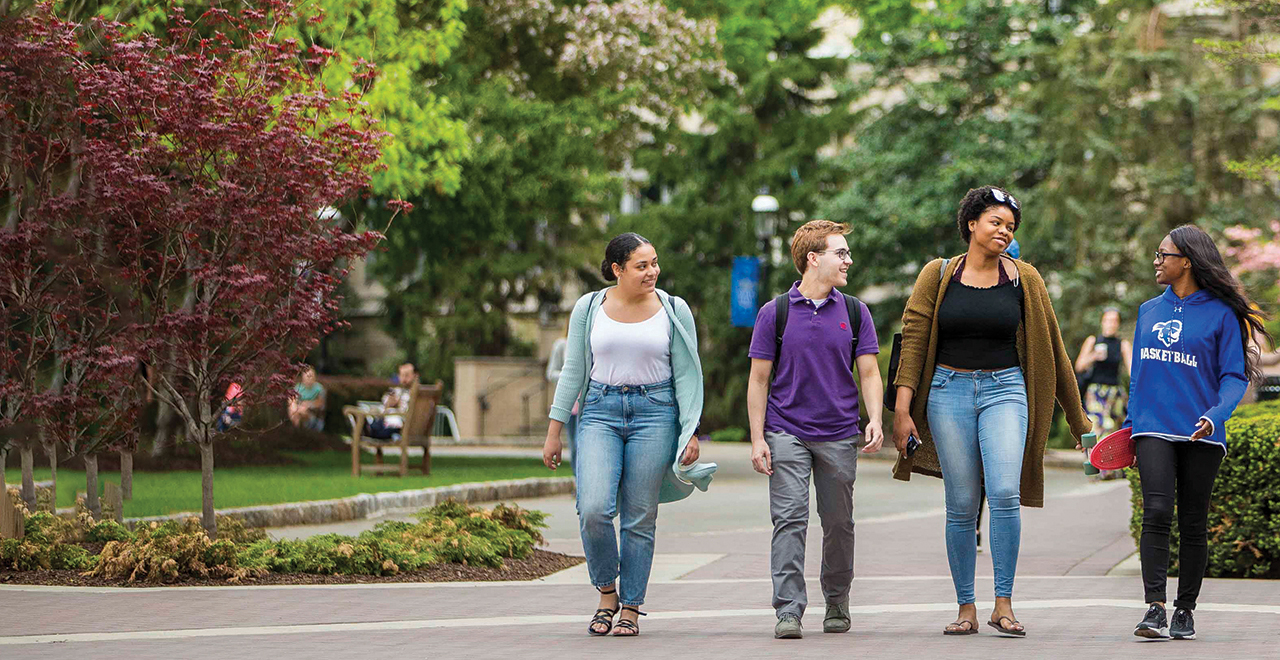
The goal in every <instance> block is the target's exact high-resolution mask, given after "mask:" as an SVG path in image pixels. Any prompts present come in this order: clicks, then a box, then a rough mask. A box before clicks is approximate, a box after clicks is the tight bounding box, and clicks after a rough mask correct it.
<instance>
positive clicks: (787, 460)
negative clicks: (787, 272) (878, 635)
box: [747, 220, 884, 639]
mask: <svg viewBox="0 0 1280 660" xmlns="http://www.w3.org/2000/svg"><path fill="white" fill-rule="evenodd" d="M847 233H849V226H848V225H844V224H838V223H835V222H831V221H829V220H814V221H812V222H808V223H806V224H805V225H804V226H802V227H800V228H799V229H797V230H796V233H795V235H794V236H793V237H792V239H791V258H792V261H793V262H794V263H795V266H796V270H797V271H799V272H800V281H798V282H796V283H795V284H793V285H792V286H791V289H790V290H789V291H788V292H787V293H785V294H783V295H781V296H778V297H777V298H775V299H774V300H771V301H769V302H767V303H765V304H764V305H763V306H762V307H761V309H760V312H759V314H758V315H757V316H756V325H755V330H754V331H753V332H752V335H751V347H750V349H749V351H748V353H747V354H748V355H749V356H750V357H751V375H750V377H749V379H748V381H747V417H748V419H749V421H750V425H751V463H752V466H753V467H754V468H755V470H756V471H757V472H759V473H761V474H766V475H769V515H770V517H771V518H772V520H773V538H772V539H771V541H770V547H769V565H770V568H771V569H772V573H773V608H774V611H775V612H776V614H777V617H778V622H777V624H776V625H775V626H774V630H773V634H774V637H776V638H778V639H798V638H800V637H802V636H803V629H802V626H801V623H800V621H801V618H802V617H803V616H804V611H805V608H806V606H807V604H808V595H807V593H806V588H805V581H804V551H805V538H806V536H807V532H808V529H809V478H810V476H811V475H812V477H813V485H814V490H815V491H816V492H817V498H818V517H819V518H820V519H821V520H822V576H821V579H820V581H821V585H822V595H823V598H824V599H825V601H826V612H825V614H824V616H823V620H822V631H823V632H827V633H843V632H847V631H848V630H849V627H850V625H851V620H850V618H849V590H850V587H851V585H852V583H853V539H854V536H853V482H854V479H855V477H856V476H857V470H858V452H859V450H861V451H863V452H867V453H871V452H875V451H877V450H879V449H880V445H881V444H882V443H883V442H884V435H883V433H882V431H881V422H880V420H881V415H882V414H883V413H881V409H882V402H881V399H882V398H883V396H884V394H883V393H882V391H881V387H882V385H881V380H880V367H879V365H878V364H877V362H876V354H877V353H879V352H880V348H879V346H880V344H879V342H878V341H877V340H876V330H875V323H874V322H873V321H872V319H871V311H870V310H869V309H867V306H866V305H864V304H862V303H861V302H859V301H858V299H857V298H854V297H852V296H846V295H844V294H842V293H840V291H839V290H838V289H837V287H841V286H844V285H846V284H847V283H848V271H849V266H850V265H852V264H853V257H852V255H851V254H850V253H849V244H848V243H847V242H846V240H845V237H844V235H845V234H847ZM775 367H776V369H775ZM859 394H861V396H862V397H864V398H865V404H866V409H867V414H868V416H869V417H870V420H869V421H868V422H867V428H866V431H865V435H864V431H863V430H862V429H860V428H859V424H860V419H859V415H858V398H859Z"/></svg>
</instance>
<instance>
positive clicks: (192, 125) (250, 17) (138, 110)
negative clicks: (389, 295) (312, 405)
mask: <svg viewBox="0 0 1280 660" xmlns="http://www.w3.org/2000/svg"><path fill="white" fill-rule="evenodd" d="M42 11H43V12H46V14H45V17H44V18H43V19H37V18H33V19H31V21H33V22H34V23H35V24H38V23H40V21H41V20H44V21H47V22H51V23H50V24H56V21H55V20H54V19H52V18H51V14H49V13H48V8H47V7H46V8H44V9H43V10H42ZM296 20H297V16H296V15H295V13H294V7H293V5H292V4H291V3H290V2H288V1H283V0H251V1H249V2H245V3H237V4H236V5H234V8H233V9H224V8H222V7H220V6H215V7H214V8H213V9H209V10H207V11H205V12H204V13H203V14H200V15H199V16H188V15H187V13H186V10H184V9H183V8H182V7H181V6H177V5H175V6H174V7H173V9H172V11H171V13H170V15H169V22H168V26H167V31H166V32H165V33H164V34H147V35H142V36H139V37H136V38H125V37H124V36H123V35H122V33H121V30H120V26H117V25H113V24H110V23H107V22H103V21H95V22H94V23H93V24H91V25H86V26H74V29H75V30H76V31H77V32H78V34H77V36H78V42H77V43H78V44H79V45H77V46H76V47H75V49H74V54H73V55H72V59H73V60H74V66H71V67H69V68H68V76H67V79H66V80H65V81H64V82H63V84H64V85H65V86H66V89H69V90H70V91H69V93H70V94H71V95H72V97H73V99H74V119H73V120H72V123H73V124H74V128H73V129H72V130H71V131H70V133H71V134H72V139H71V144H72V145H73V148H72V151H71V154H70V156H69V158H70V159H71V160H72V161H73V164H72V165H70V166H69V167H70V168H71V170H72V171H73V172H74V174H73V177H74V178H77V179H78V180H79V182H78V183H77V185H78V186H79V191H78V193H77V196H76V197H75V198H74V199H67V200H64V203H63V204H62V208H63V210H64V211H66V213H65V214H64V215H63V217H65V218H68V219H69V220H68V222H69V223H71V224H73V225H75V227H76V228H77V230H78V231H79V233H78V234H75V237H76V238H75V240H74V241H73V242H72V243H73V245H75V246H76V247H75V250H74V252H75V254H74V257H75V259H76V260H77V265H76V266H75V267H73V268H71V269H70V270H69V273H70V279H71V281H80V280H77V279H76V278H81V277H83V278H87V279H86V280H85V281H84V282H83V284H87V285H88V286H85V287H84V291H85V292H84V293H82V294H80V295H78V296H76V299H77V300H79V301H80V303H79V307H78V309H79V313H78V314H77V315H76V317H75V319H74V320H75V321H77V322H75V323H71V322H69V323H67V324H66V325H67V326H68V327H69V329H68V330H66V332H69V334H68V335H67V336H68V340H67V341H65V342H63V343H61V344H59V345H58V346H56V347H55V348H54V350H55V352H58V355H59V356H60V360H61V361H60V362H59V364H60V365H62V366H61V367H60V368H61V371H59V372H58V376H57V379H60V380H61V381H62V382H63V383H64V384H66V383H71V382H72V380H73V378H75V377H77V374H78V377H79V378H80V380H79V381H77V387H76V388H64V389H62V390H61V391H60V392H61V396H62V397H63V399H62V401H61V405H63V406H71V407H74V408H75V409H77V410H84V411H88V412H86V413H85V415H84V416H82V417H79V418H77V419H76V420H74V421H73V422H72V423H70V424H67V423H63V424H62V425H61V426H60V427H59V428H60V429H61V431H60V432H59V435H60V436H61V437H62V440H63V442H64V443H66V444H68V446H69V447H70V448H73V449H75V448H77V447H78V448H80V449H83V448H85V446H86V445H85V444H84V443H85V442H86V439H87V438H88V436H86V435H85V433H84V431H83V430H84V429H86V428H90V429H93V431H92V433H91V435H92V438H93V442H95V443H101V442H104V441H105V442H108V443H118V442H126V443H127V442H128V437H127V436H128V434H126V433H123V431H122V429H123V426H121V424H122V422H123V420H124V419H126V418H127V417H128V414H117V412H120V411H127V410H128V408H127V407H120V408H119V409H118V410H117V411H109V410H108V409H107V404H108V403H110V402H109V401H107V400H105V399H104V394H107V395H108V396H109V390H104V389H103V386H104V384H108V385H109V384H110V383H117V384H120V383H125V382H128V383H132V384H133V385H134V386H140V387H146V388H148V389H149V390H150V392H151V394H152V395H153V396H154V397H156V398H157V399H159V400H161V401H163V402H164V403H166V404H167V405H170V406H172V408H173V409H174V410H175V411H176V412H177V414H178V416H179V417H180V419H181V420H182V423H183V427H184V430H185V434H186V437H187V439H188V440H190V441H192V442H195V443H196V444H198V445H199V447H200V454H201V465H202V472H203V479H202V482H203V487H202V494H203V522H204V526H205V528H206V530H207V531H208V532H209V534H210V535H211V536H216V521H215V517H214V506H213V459H214V457H213V441H214V438H215V437H216V436H217V435H218V433H219V430H218V419H219V415H220V412H221V410H222V408H223V407H224V406H228V405H231V406H238V407H243V406H246V405H251V404H254V403H261V402H270V403H281V402H283V400H284V399H285V398H286V397H287V396H288V391H289V388H290V386H291V384H292V383H293V381H294V377H295V375H296V373H297V371H298V366H299V363H300V361H301V359H302V358H303V357H304V356H305V355H306V353H307V352H308V351H309V350H311V349H312V348H313V347H314V346H315V345H316V344H317V343H318V342H319V340H320V338H321V337H323V336H324V335H325V334H326V333H328V332H330V331H332V329H333V325H334V323H335V319H336V318H337V312H338V303H339V300H338V299H337V298H336V296H335V295H334V292H335V289H336V287H337V285H338V283H339V281H340V279H341V277H342V276H343V275H345V272H344V271H342V270H341V269H340V268H339V267H338V265H339V264H342V263H345V262H346V261H347V260H350V259H353V258H357V257H360V256H362V255H364V254H366V253H367V252H368V251H369V250H370V249H372V248H373V246H374V245H376V243H377V241H378V240H380V238H381V236H380V235H379V234H377V233H376V232H363V233H355V234H353V233H348V232H346V231H344V230H343V229H342V228H341V227H339V226H337V225H336V224H335V221H334V219H333V218H332V215H331V214H327V213H322V212H321V211H322V209H325V208H327V207H331V206H339V205H341V204H343V203H346V202H349V201H351V200H352V199H353V198H355V197H356V196H357V195H359V194H360V193H361V192H362V191H364V190H365V189H366V188H367V186H368V183H369V179H370V175H371V172H372V169H373V167H374V166H375V163H376V162H377V160H378V158H379V147H380V144H381V141H382V140H383V137H384V135H383V133H382V132H381V131H380V130H379V129H378V128H377V126H376V122H375V121H374V120H373V118H371V117H370V116H369V115H368V113H367V111H366V110H365V109H364V106H363V105H362V104H361V94H362V92H363V89H364V86H365V85H366V84H367V83H368V82H369V81H371V80H372V79H373V76H374V75H375V72H374V70H373V67H372V66H370V65H367V64H365V63H359V66H357V67H355V71H356V73H355V75H354V77H353V79H352V80H351V85H350V86H349V88H348V89H347V90H346V91H345V92H343V93H341V94H337V95H334V94H331V93H330V92H329V91H328V90H326V88H325V87H324V85H323V84H322V83H321V81H320V80H319V77H318V74H319V72H321V71H322V70H323V68H324V67H325V65H326V63H327V62H328V60H329V58H330V57H331V56H332V53H330V52H329V51H326V50H324V49H320V48H316V47H307V46H306V45H305V44H302V43H299V42H297V41H294V40H289V39H283V38H280V37H278V32H279V30H278V28H279V26H281V25H283V24H286V23H289V22H292V21H296ZM63 27H65V26H63ZM37 32H38V31H37ZM403 207H404V208H403V209H401V210H407V205H403ZM71 219H74V221H72V220H71ZM94 333H97V334H94ZM37 334H38V333H37ZM55 343H57V342H56V341H55ZM131 361H136V362H131ZM74 365H80V366H79V367H76V366H74ZM139 365H140V366H139ZM139 370H143V371H145V372H146V373H147V375H148V377H146V378H141V377H139V376H138V373H137V372H138V371H139ZM232 383H235V384H236V385H238V389H239V392H240V393H239V394H238V395H237V396H236V397H235V400H232V401H225V400H224V398H223V395H224V392H227V391H228V387H229V386H230V385H231V384H232ZM132 399H134V400H136V399H137V397H132ZM94 410H96V411H97V412H96V413H95V412H93V411H94ZM104 411H105V412H104ZM45 421H46V422H49V426H48V428H49V429H52V428H53V421H54V420H53V419H51V418H48V419H46V420H45ZM77 443H80V444H77Z"/></svg>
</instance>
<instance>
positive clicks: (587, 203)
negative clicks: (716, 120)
mask: <svg viewBox="0 0 1280 660" xmlns="http://www.w3.org/2000/svg"><path fill="white" fill-rule="evenodd" d="M462 20H463V21H464V22H465V24H466V38H465V39H464V40H463V42H462V43H461V45H460V47H459V49H458V50H457V52H455V54H454V56H453V57H452V58H451V59H450V60H449V61H447V62H446V63H444V64H443V65H442V66H441V67H439V69H438V70H437V71H434V72H429V78H430V79H432V80H436V81H438V82H437V83H436V86H435V90H436V93H438V94H440V95H441V96H442V97H445V98H448V99H449V101H450V103H451V104H452V107H453V108H455V110H456V112H457V116H458V117H460V118H461V119H463V120H464V121H465V122H466V125H467V132H468V135H469V137H470V140H471V142H472V146H471V153H470V156H469V157H468V158H467V159H466V160H465V162H464V165H463V169H462V175H461V180H460V181H461V185H460V187H459V189H458V190H457V192H456V193H453V194H449V193H448V191H441V190H436V189H425V190H423V191H421V192H420V193H419V194H417V195H416V196H411V197H409V199H410V200H411V201H413V202H414V204H415V205H416V207H417V209H416V210H415V211H414V215H413V218H412V222H401V223H397V224H396V225H395V226H393V227H392V228H391V230H390V232H389V234H388V237H387V243H386V245H387V250H386V251H385V252H384V253H382V254H380V255H378V257H377V259H376V260H375V262H374V264H373V272H374V273H375V274H376V275H377V277H379V279H380V280H381V281H382V282H383V283H385V284H386V286H387V288H388V290H389V296H388V299H387V309H388V317H387V319H388V324H389V329H390V332H391V334H392V335H393V336H395V337H396V338H397V340H398V341H399V342H400V344H401V346H402V348H403V349H404V350H405V352H406V353H407V354H408V355H409V356H410V357H411V358H413V359H416V360H417V361H419V362H420V368H421V369H423V370H424V371H425V372H426V373H429V374H430V376H431V377H432V378H436V377H441V378H444V379H445V380H446V382H449V381H451V379H452V373H453V357H455V356H458V355H510V354H521V353H526V352H527V351H528V350H530V347H529V346H528V345H526V344H523V343H522V342H520V341H519V340H518V339H517V338H516V337H515V336H514V335H513V333H512V331H511V329H510V327H509V325H508V317H509V316H510V314H511V313H512V312H513V311H515V310H516V309H517V308H518V307H519V306H521V305H531V304H532V305H535V306H536V305H544V304H554V303H557V302H559V301H560V296H561V293H560V291H561V288H562V285H563V284H564V283H565V282H566V281H568V280H571V279H574V278H575V277H577V276H575V275H574V273H575V271H580V272H579V273H578V274H579V275H581V276H583V277H587V278H588V279H592V278H591V272H592V270H591V269H590V268H586V269H583V266H584V264H590V263H592V262H593V259H592V258H591V257H590V256H588V255H587V254H586V253H584V252H583V249H582V246H583V245H584V244H586V243H587V242H588V240H587V239H590V238H595V237H598V236H599V235H600V227H601V226H602V224H603V222H604V219H605V217H606V215H607V213H608V212H609V211H610V210H611V209H614V208H617V204H618V195H619V192H620V177H619V176H618V173H619V172H621V171H622V170H624V169H625V164H626V162H627V159H628V158H629V157H630V155H631V154H632V153H633V152H634V151H635V149H636V148H637V147H638V146H639V145H640V144H641V143H642V142H643V141H644V140H646V139H648V138H649V136H652V135H661V133H662V130H663V128H664V127H665V126H666V125H669V124H671V123H674V122H675V121H676V120H677V119H678V117H679V115H680V113H681V111H682V110H684V109H685V108H687V107H690V106H692V105H693V104H696V103H697V102H698V101H699V100H700V99H701V98H702V97H703V96H704V95H705V90H706V88H707V86H708V85H709V83H710V82H713V81H723V82H725V83H728V82H729V81H730V80H731V77H730V76H729V75H728V73H727V72H726V71H725V70H724V68H723V65H722V64H721V63H720V57H719V54H718V49H717V48H716V47H715V45H714V43H713V39H712V37H713V31H712V26H711V25H710V24H707V23H699V22H696V21H693V20H690V19H689V18H687V17H686V16H684V15H683V14H682V13H680V12H676V11H672V10H670V9H668V8H666V7H665V6H664V5H662V4H661V3H659V2H655V1H652V0H623V1H622V2H614V3H606V2H600V1H596V0H592V1H590V2H585V3H577V2H573V3H558V2H549V1H539V2H523V1H518V0H490V1H487V2H478V3H473V4H472V5H471V6H470V7H469V9H468V10H467V11H466V12H465V13H464V14H463V16H462ZM596 243H598V241H596ZM597 259H598V257H597Z"/></svg>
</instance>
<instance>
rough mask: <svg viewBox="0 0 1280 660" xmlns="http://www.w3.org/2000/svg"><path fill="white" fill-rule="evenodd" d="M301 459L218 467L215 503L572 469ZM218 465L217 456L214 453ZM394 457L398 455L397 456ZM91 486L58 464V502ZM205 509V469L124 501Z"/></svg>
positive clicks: (45, 474) (460, 461) (17, 478)
mask: <svg viewBox="0 0 1280 660" xmlns="http://www.w3.org/2000/svg"><path fill="white" fill-rule="evenodd" d="M290 455H291V456H293V457H294V458H296V459H298V460H299V461H302V462H303V463H302V464H299V465H282V466H263V467H235V468H226V469H215V471H214V475H213V496H214V503H215V505H216V506H217V507H218V508H220V509H222V508H230V507H239V506H253V505H256V504H279V503H281V502H302V501H306V500H328V499H334V498H339V497H348V496H351V495H356V494H358V493H379V492H385V491H395V490H410V489H415V488H429V487H431V486H448V485H450V484H459V483H467V482H471V481H496V480H500V479H523V478H526V477H550V476H556V477H564V476H571V475H572V474H573V472H572V471H571V470H570V468H569V467H568V465H563V466H561V467H560V469H558V470H556V471H555V472H551V471H550V470H548V469H547V468H546V467H544V466H543V465H542V461H541V460H538V459H534V458H505V457H480V456H465V457H464V456H443V457H434V458H432V460H431V476H429V477H425V476H423V475H422V472H421V470H420V469H419V470H417V471H415V465H416V466H421V460H422V459H421V458H417V459H413V458H411V459H410V461H409V476H408V477H406V478H404V479H401V478H400V477H398V476H391V477H388V476H374V475H366V476H363V477H361V478H359V479H354V478H352V477H351V454H350V453H347V452H323V453H296V454H290ZM214 460H215V464H216V460H217V458H216V457H215V458H214ZM388 460H389V461H391V460H395V459H394V458H393V457H389V458H388ZM35 478H36V480H37V481H42V480H47V479H48V478H49V469H48V468H39V469H37V470H36V471H35ZM5 480H6V481H7V482H8V484H9V485H11V486H12V485H16V484H21V483H22V472H21V470H17V469H9V470H6V471H5ZM107 481H111V482H115V483H119V481H120V475H119V473H116V472H103V473H100V474H99V476H98V482H99V485H100V486H101V484H103V483H105V482H107ZM83 490H84V471H83V470H81V469H74V470H73V469H69V468H68V467H60V468H59V469H58V506H60V507H64V506H71V505H72V504H74V502H75V492H76V491H83ZM199 510H200V473H199V472H135V473H134V475H133V500H132V501H130V502H125V507H124V512H125V516H127V517H131V518H132V517H140V516H156V515H163V514H168V513H179V512H182V511H192V512H198V511H199Z"/></svg>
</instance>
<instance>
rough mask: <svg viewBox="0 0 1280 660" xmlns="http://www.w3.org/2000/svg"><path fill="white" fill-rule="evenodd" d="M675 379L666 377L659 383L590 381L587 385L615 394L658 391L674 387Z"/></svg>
mask: <svg viewBox="0 0 1280 660" xmlns="http://www.w3.org/2000/svg"><path fill="white" fill-rule="evenodd" d="M675 386H676V381H675V379H674V378H668V379H666V380H664V381H662V382H660V383H649V384H648V385H605V384H604V383H601V382H600V381H595V380H593V381H591V382H590V383H588V384H587V387H594V388H596V389H598V390H601V391H603V392H604V393H605V394H615V393H621V392H639V393H641V394H644V393H646V392H660V391H662V390H670V389H675Z"/></svg>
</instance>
